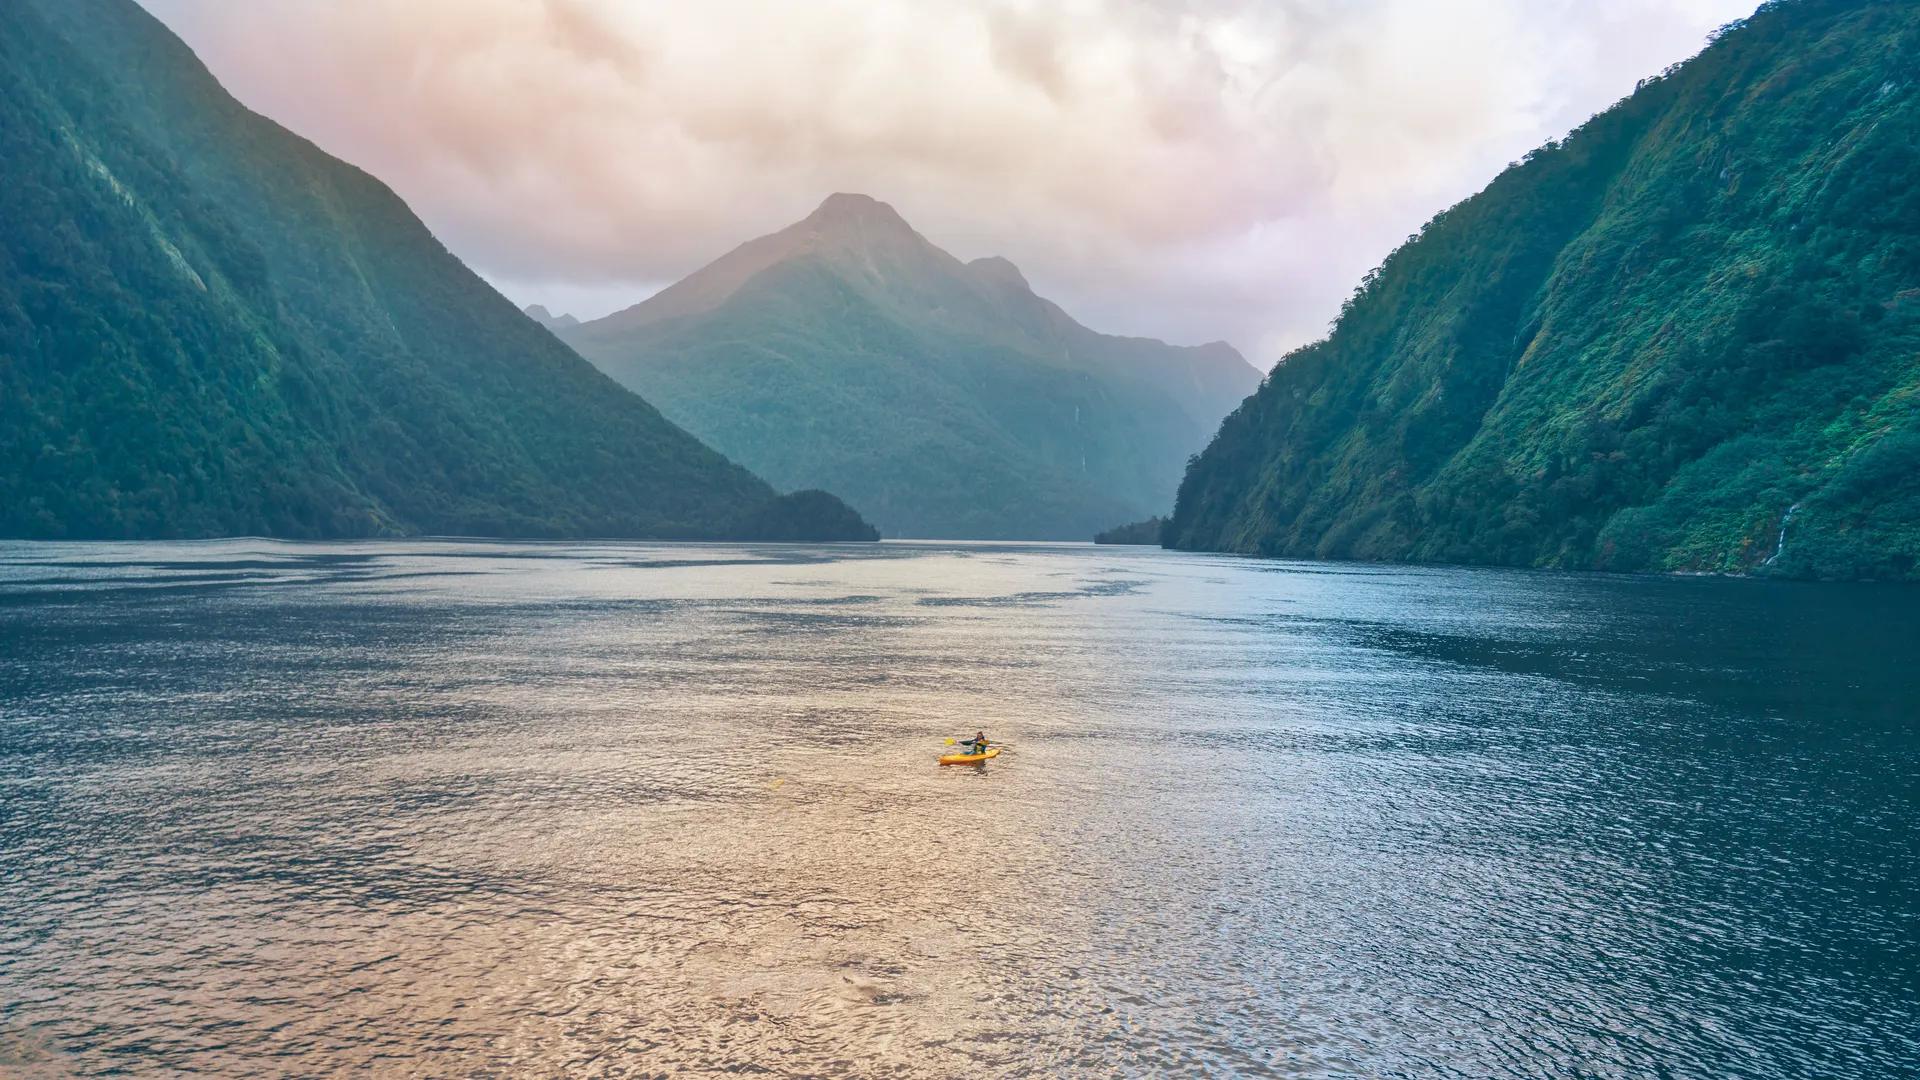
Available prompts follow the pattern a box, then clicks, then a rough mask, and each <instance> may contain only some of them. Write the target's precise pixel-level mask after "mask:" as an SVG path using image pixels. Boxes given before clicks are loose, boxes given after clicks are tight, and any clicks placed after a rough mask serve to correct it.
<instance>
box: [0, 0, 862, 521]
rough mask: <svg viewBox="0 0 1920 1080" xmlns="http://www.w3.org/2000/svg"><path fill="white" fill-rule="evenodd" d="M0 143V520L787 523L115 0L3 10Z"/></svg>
mask: <svg viewBox="0 0 1920 1080" xmlns="http://www.w3.org/2000/svg"><path fill="white" fill-rule="evenodd" d="M0 163H3V164H0V168H4V170H5V180H6V182H5V183H4V184H0V235H3V236H4V237H5V239H4V242H0V536H11V537H46V538H57V537H88V538H114V537H202V536H218V535H233V534H245V533H257V534H269V535H277V536H296V537H318V536H361V535H381V534H396V533H416V532H435V533H459V534H489V535H519V536H580V535H597V536H663V537H715V536H734V535H746V534H752V535H762V534H764V533H765V532H767V531H768V530H769V529H771V528H773V524H771V523H776V522H782V521H785V522H787V523H788V525H789V526H792V527H788V528H786V531H788V532H793V531H795V528H797V526H796V525H794V523H796V522H799V521H802V520H803V518H798V517H791V516H790V511H791V509H792V508H791V507H787V508H786V509H781V508H780V507H779V506H776V504H775V495H774V492H773V490H772V489H771V488H769V487H768V486H767V485H766V484H764V483H762V482H761V481H760V480H759V479H757V478H755V477H754V476H753V475H752V474H750V473H748V472H747V471H746V470H745V469H742V468H740V467H739V466H737V465H734V464H732V463H731V462H729V461H727V460H726V459H724V458H723V457H721V456H720V455H719V454H717V453H715V452H713V451H712V450H710V449H708V448H707V447H705V446H703V445H701V444H700V443H699V442H698V441H696V440H695V439H694V438H692V437H691V436H689V435H687V434H686V433H685V432H683V431H681V430H679V429H678V428H676V427H674V426H673V425H672V424H671V423H669V422H667V421H666V420H665V419H664V418H662V417H661V416H660V414H659V413H658V412H656V411H655V410H654V409H653V408H652V407H651V406H649V405H647V404H646V403H645V402H644V401H641V400H640V399H638V398H636V397H634V396H633V395H632V394H631V393H629V392H627V391H626V390H623V389H621V388H620V387H619V386H617V385H616V384H614V383H613V382H612V381H611V380H609V379H608V378H606V377H605V376H604V375H602V374H600V373H599V372H598V371H595V370H594V369H593V368H592V366H591V365H589V364H587V363H586V362H585V361H583V360H581V359H580V358H579V357H578V356H576V355H575V354H574V353H573V352H572V351H571V350H569V349H567V348H566V347H565V346H563V345H561V344H560V343H559V342H557V341H555V340H554V339H553V337H552V335H551V334H549V333H548V332H547V331H546V330H544V329H542V328H541V327H540V326H538V325H537V324H535V323H534V322H533V321H532V320H530V319H528V318H527V317H526V316H525V315H523V314H522V313H521V312H519V311H518V310H516V309H515V308H514V306H513V305H512V304H511V303H509V302H508V301H507V300H505V299H504V298H502V297H501V296H499V295H498V294H497V293H495V292H494V291H493V289H491V288H490V287H488V286H487V285H486V283H484V282H483V281H481V280H480V279H479V278H478V277H476V276H475V275H474V274H472V273H471V272H469V271H468V270H467V269H466V267H464V266H463V265H461V263H460V262H459V261H458V260H457V259H455V258H454V257H453V256H452V255H451V254H449V253H448V252H447V251H446V250H445V249H444V248H443V247H442V246H441V245H440V244H439V242H438V241H436V240H435V239H434V237H433V236H432V235H431V234H430V233H429V232H428V231H427V229H426V227H425V226H424V225H422V224H421V223H420V221H419V220H418V219H416V218H415V217H414V216H413V214H412V213H411V212H410V211H409V210H408V209H407V207H406V205H405V204H404V203H402V202H401V201H400V200H399V199H398V198H397V197H395V196H394V194H393V193H392V192H391V191H389V190H388V189H387V188H386V187H385V186H383V185H382V184H381V183H380V182H379V181H377V180H375V179H373V178H372V177H370V176H367V175H366V174H365V173H362V172H361V171H359V170H357V169H355V168H353V167H351V166H349V165H346V164H344V163H342V162H340V161H338V160H336V159H334V158H331V157H329V156H327V155H326V154H324V153H322V152H321V151H319V150H318V149H316V148H315V147H313V146H312V145H311V144H309V143H307V142H305V141H304V140H302V139H300V138H298V137H296V136H294V135H292V134H290V133H288V132H287V131H285V130H284V129H282V128H280V127H279V126H277V125H275V124H273V123H272V122H270V121H268V120H266V119H264V118H262V117H260V116H257V115H255V114H253V113H251V112H249V111H247V110H246V109H245V108H243V107H242V106H241V105H240V104H239V103H237V102H236V101H234V100H233V99H232V98H231V97H230V96H229V95H227V93H226V92H225V91H224V90H222V89H221V87H220V86H219V84H218V83H217V82H216V81H215V80H214V79H213V77H212V76H211V75H210V74H209V73H208V72H207V70H206V69H205V68H204V67H203V66H202V65H201V64H200V62H199V61H198V60H197V59H196V58H195V57H194V56H193V54H192V52H191V51H189V50H188V49H187V47H186V46H185V45H184V44H182V43H181V42H180V41H179V40H178V39H177V38H175V37H174V36H173V35H172V34H171V33H170V32H168V31H167V29H166V28H165V27H163V26H162V25H160V24H159V23H158V22H157V21H155V20H154V19H152V18H151V17H149V16H148V15H147V14H146V13H145V12H143V11H141V10H140V9H139V8H138V7H137V6H136V5H134V4H133V3H132V2H131V0H10V2H8V3H6V4H4V5H0ZM782 505H784V504H782ZM802 509H806V510H807V511H808V513H807V514H806V515H805V516H804V520H810V521H815V522H825V521H831V522H833V523H834V527H835V528H836V529H839V531H838V532H833V533H831V534H829V535H832V536H836V537H837V536H851V535H853V533H852V532H849V531H848V529H849V528H850V525H849V524H848V523H849V522H857V518H856V517H854V516H853V515H851V513H847V514H844V515H835V514H829V513H825V512H824V511H823V509H822V508H821V507H819V506H817V505H813V504H812V502H810V503H809V505H808V506H807V507H803V508H802ZM841 509H843V510H844V508H841ZM866 531H868V530H866V529H865V526H864V525H863V524H862V525H861V526H860V528H859V530H858V532H859V533H860V534H862V535H864V534H865V532H866Z"/></svg>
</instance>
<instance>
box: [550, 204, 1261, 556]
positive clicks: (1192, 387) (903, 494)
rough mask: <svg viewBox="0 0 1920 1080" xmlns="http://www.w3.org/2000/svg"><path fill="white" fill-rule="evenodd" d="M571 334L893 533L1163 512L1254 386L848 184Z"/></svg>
mask: <svg viewBox="0 0 1920 1080" xmlns="http://www.w3.org/2000/svg"><path fill="white" fill-rule="evenodd" d="M556 332H558V333H560V334H561V336H562V337H563V338H564V339H565V340H566V341H567V342H569V343H570V344H572V345H573V346H574V347H575V348H577V349H579V350H580V352H581V353H582V355H584V356H586V357H587V358H588V359H590V360H592V361H593V362H594V363H596V364H598V365H599V366H600V367H601V368H602V369H603V370H605V371H606V372H607V373H608V374H610V375H612V376H614V377H615V378H616V379H619V380H620V381H621V382H623V383H624V384H626V385H627V386H629V387H632V388H633V389H634V390H635V391H636V392H638V393H640V394H641V395H642V396H644V397H647V398H648V399H649V400H651V401H654V402H656V403H657V404H659V405H660V407H661V408H662V410H663V411H665V412H666V414H667V415H668V416H669V417H671V418H672V419H674V420H675V421H676V422H678V423H680V424H682V425H683V426H685V427H687V428H688V430H690V431H692V432H694V433H695V434H696V435H699V436H700V437H701V438H703V439H705V440H707V441H708V442H710V443H711V444H713V445H714V446H716V447H718V448H720V449H722V450H723V452H726V453H728V454H729V455H731V456H734V457H735V458H737V459H738V460H740V461H742V462H743V463H746V464H748V465H749V467H751V468H754V469H755V470H756V471H759V472H761V473H762V475H765V476H768V477H769V478H770V479H772V480H773V481H774V482H775V483H776V484H785V485H791V486H820V487H827V488H829V489H830V490H835V491H839V492H841V493H843V494H845V495H846V496H847V497H848V498H849V499H851V500H852V501H853V502H854V503H855V504H856V505H859V506H860V507H861V508H862V509H863V511H865V512H866V513H867V514H868V515H869V516H870V517H871V518H872V519H873V520H874V521H875V523H876V524H878V525H879V526H880V527H881V528H882V530H883V531H885V532H886V533H887V534H888V535H908V536H935V537H966V538H979V539H993V538H1017V539H1042V538H1063V539H1064V538H1072V539H1084V538H1085V537H1087V536H1090V535H1092V534H1093V532H1094V531H1096V530H1097V529H1099V528H1102V527H1104V526H1106V525H1109V524H1111V523H1112V522H1114V521H1117V520H1133V519H1136V518H1141V517H1146V516H1149V515H1151V514H1153V513H1156V512H1163V511H1164V510H1165V509H1166V508H1167V506H1169V505H1170V504H1171V500H1172V497H1173V493H1174V491H1175V488H1176V486H1177V484H1178V482H1179V476H1180V463H1181V462H1182V461H1183V460H1184V459H1185V458H1186V456H1187V455H1188V454H1190V453H1192V452H1193V451H1195V450H1197V449H1199V448H1200V447H1201V446H1202V445H1204V443H1205V441H1206V438H1207V436H1208V435H1209V434H1210V433H1211V432H1212V431H1213V430H1214V427H1215V426H1216V425H1217V423H1218V422H1219V419H1220V417H1221V416H1224V415H1225V413H1226V412H1227V411H1228V410H1229V409H1231V408H1232V407H1233V405H1234V404H1236V403H1237V402H1238V401H1239V400H1240V399H1241V398H1242V397H1244V396H1245V395H1246V394H1247V393H1248V392H1250V391H1251V390H1252V389H1253V387H1254V386H1255V385H1256V384H1257V383H1258V381H1259V372H1257V371H1256V370H1254V369H1253V368H1252V367H1251V366H1250V365H1248V364H1247V363H1246V361H1245V360H1244V359H1243V358H1242V357H1241V356H1240V354H1239V353H1237V352H1235V351H1234V350H1233V349H1232V347H1231V346H1228V345H1225V344H1224V343H1214V344H1211V345H1203V346H1198V347H1176V346H1170V345H1166V344H1164V343H1162V342H1158V341H1153V340H1151V339H1145V338H1120V337H1112V336H1108V335H1104V334H1098V333H1095V332H1094V331H1092V330H1089V329H1087V328H1086V327H1084V326H1082V325H1080V324H1079V323H1078V322H1075V321H1074V320H1073V319H1072V318H1071V317H1069V316H1068V315H1067V314H1066V313H1065V312H1064V311H1062V310H1061V309H1060V308H1059V307H1058V306H1057V305H1055V304H1053V303H1051V302H1050V301H1047V300H1045V299H1043V298H1041V297H1039V296H1037V295H1035V294H1034V293H1033V291H1032V289H1031V288H1030V287H1029V286H1028V284H1027V282H1026V280H1025V278H1024V277H1023V276H1022V275H1021V274H1020V272H1019V270H1018V269H1017V268H1015V267H1014V266H1013V264H1012V263H1010V262H1008V261H1007V260H1005V259H1001V258H985V259H978V260H975V261H973V262H971V263H966V262H962V261H961V260H959V259H957V258H955V257H953V256H952V255H950V254H948V253H947V252H945V251H943V250H941V249H940V248H939V247H937V246H935V245H934V244H933V243H931V242H930V241H928V240H927V239H926V238H925V237H923V236H922V235H920V234H919V233H918V232H916V231H915V230H914V229H913V228H912V226H910V225H909V224H907V222H906V221H905V220H904V219H902V218H901V217H900V215H899V214H898V213H896V212H895V211H894V210H893V208H892V207H891V206H888V205H887V204H886V203H883V202H880V201H878V200H876V199H873V198H870V197H868V196H865V195H855V194H836V195H833V196H830V197H828V198H827V199H826V200H825V201H824V202H822V203H821V204H820V206H819V208H818V209H816V210H815V211H814V212H813V213H812V214H810V215H808V217H807V218H805V219H804V220H802V221H800V222H797V223H796V224H794V225H792V226H789V227H788V228H786V229H782V230H780V231H779V232H776V233H772V234H770V235H767V236H763V237H760V238H758V239H754V240H750V241H748V242H747V243H744V244H742V245H740V246H739V247H737V248H735V249H734V250H733V251H731V252H729V253H727V254H726V255H723V256H722V257H720V258H719V259H716V260H715V261H714V262H712V263H710V264H708V265H707V266H705V267H703V268H701V269H700V270H697V271H695V272H694V273H692V274H690V275H688V276H687V277H686V278H684V279H682V280H681V281H679V282H676V283H675V284H674V285H672V286H670V287H668V288H666V289H664V290H662V291H661V292H660V293H658V294H656V295H655V296H653V297H651V298H649V299H647V300H646V301H643V302H641V303H639V304H636V305H634V306H633V307H630V308H627V309H625V310H623V311H619V312H615V313H614V314H612V315H609V316H607V317H606V318H603V319H598V320H595V321H592V322H588V323H584V324H582V325H581V326H578V327H571V328H561V329H557V330H556Z"/></svg>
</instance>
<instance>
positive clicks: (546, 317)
mask: <svg viewBox="0 0 1920 1080" xmlns="http://www.w3.org/2000/svg"><path fill="white" fill-rule="evenodd" d="M520 310H522V311H524V312H526V313H527V318H529V319H532V320H533V321H534V322H537V323H539V324H540V325H541V326H544V327H547V328H548V329H552V330H563V329H566V328H567V327H570V326H579V325H580V320H579V319H577V318H574V317H573V316H572V315H568V314H566V313H565V312H562V313H561V314H559V315H555V314H554V313H553V312H551V311H548V310H547V309H546V306H545V305H544V304H528V305H527V306H526V307H524V308H521V309H520Z"/></svg>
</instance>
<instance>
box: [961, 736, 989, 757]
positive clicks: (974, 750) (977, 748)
mask: <svg viewBox="0 0 1920 1080" xmlns="http://www.w3.org/2000/svg"><path fill="white" fill-rule="evenodd" d="M960 745H962V746H964V747H967V753H969V754H984V753H986V752H987V733H986V732H984V731H976V732H974V733H973V741H972V742H963V743H961V744H960Z"/></svg>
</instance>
